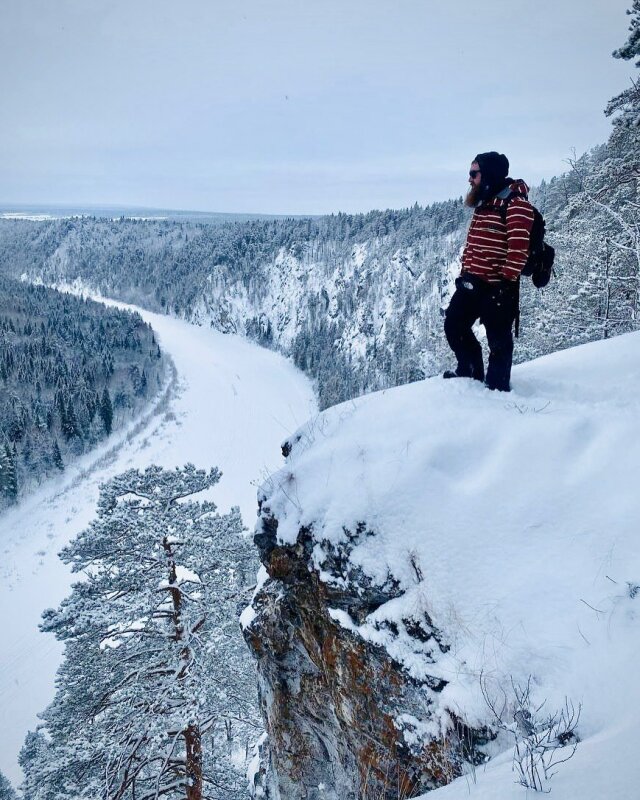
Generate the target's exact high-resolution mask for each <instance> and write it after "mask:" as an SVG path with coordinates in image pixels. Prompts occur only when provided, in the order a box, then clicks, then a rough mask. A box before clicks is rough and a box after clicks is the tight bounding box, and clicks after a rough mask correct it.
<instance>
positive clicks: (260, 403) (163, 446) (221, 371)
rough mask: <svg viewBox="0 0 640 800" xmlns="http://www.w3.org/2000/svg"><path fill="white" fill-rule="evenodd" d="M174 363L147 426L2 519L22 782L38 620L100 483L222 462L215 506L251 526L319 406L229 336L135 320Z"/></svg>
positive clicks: (291, 374) (285, 370)
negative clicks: (270, 481)
mask: <svg viewBox="0 0 640 800" xmlns="http://www.w3.org/2000/svg"><path fill="white" fill-rule="evenodd" d="M140 313H141V314H142V316H143V317H144V319H145V320H146V321H147V322H149V323H150V324H151V326H152V327H153V328H154V331H155V332H156V334H157V336H158V339H159V341H160V344H161V347H162V348H163V350H164V351H165V352H166V353H168V354H169V355H170V356H171V357H172V359H173V361H174V363H175V366H176V370H177V381H176V383H175V386H174V387H173V388H170V389H169V395H168V398H164V399H160V402H159V403H157V405H156V408H155V409H154V411H151V412H150V413H149V414H148V418H147V419H146V424H145V425H138V426H133V427H132V429H130V431H129V432H128V434H129V435H128V436H127V435H126V433H127V432H125V433H124V434H122V435H121V436H120V437H119V438H114V437H112V438H111V439H110V440H109V442H108V443H107V445H106V446H105V447H103V448H102V449H101V450H100V451H99V452H97V453H93V454H91V455H90V456H86V457H85V458H83V459H82V460H81V461H80V462H79V464H78V465H77V466H75V467H74V468H72V469H71V470H69V471H68V473H67V474H65V477H64V478H63V479H61V480H60V481H58V482H55V483H54V482H52V483H49V484H47V485H46V486H45V487H43V489H42V490H41V491H40V492H38V494H37V495H34V496H32V497H30V498H29V499H28V500H27V501H26V502H25V503H24V505H21V506H20V507H19V508H17V509H15V510H13V511H11V512H10V513H7V514H4V515H3V516H2V517H0V550H1V552H2V559H1V561H0V575H1V576H2V580H1V581H0V605H1V607H2V609H3V623H2V648H1V651H0V710H1V712H2V725H1V726H0V770H2V772H4V773H5V774H7V775H8V776H9V777H10V778H11V779H12V780H15V781H18V780H19V779H20V775H19V769H18V766H17V755H18V752H19V750H20V747H21V746H22V743H23V740H24V736H25V734H26V732H27V730H28V729H29V728H33V727H34V726H35V724H36V722H37V720H36V714H37V713H38V712H39V711H42V710H43V709H44V708H45V706H46V705H47V704H48V703H49V702H50V700H51V699H52V697H53V691H54V688H53V681H54V676H55V671H56V668H57V665H58V663H59V660H60V647H59V644H58V643H57V642H56V641H55V640H54V639H53V637H52V636H50V635H45V634H42V633H40V632H39V631H38V623H39V621H40V614H41V612H42V610H43V609H44V608H46V607H50V606H55V605H57V604H58V603H59V602H60V600H61V599H62V598H63V597H64V596H65V595H66V594H67V593H68V590H69V585H70V582H71V576H70V574H69V573H68V571H67V570H66V568H65V567H64V566H63V565H62V564H61V562H60V561H59V559H58V557H57V553H58V552H59V550H60V549H61V548H62V546H63V545H64V544H65V543H66V542H68V541H69V539H71V538H72V537H73V536H74V535H76V534H77V533H78V532H79V531H80V530H82V529H83V528H84V527H85V526H86V525H87V523H88V522H89V521H90V520H91V519H92V517H93V516H94V514H95V505H96V500H97V497H98V485H99V483H101V482H102V481H103V480H106V479H107V478H108V477H110V476H112V475H114V474H117V473H118V472H121V471H123V470H125V469H128V468H131V467H139V468H144V467H145V466H147V465H148V464H151V463H155V464H160V465H161V466H166V467H173V466H176V465H181V464H184V463H185V462H187V461H192V462H193V463H195V464H196V466H198V467H204V468H208V467H210V466H218V467H219V468H220V469H221V470H222V473H223V474H222V479H221V481H220V483H219V484H218V485H217V486H216V487H215V490H214V492H213V499H214V500H215V502H216V503H217V504H218V506H219V508H220V509H221V511H227V510H228V509H229V507H230V506H232V505H239V506H240V510H241V512H242V516H243V520H244V522H245V524H246V525H247V527H249V528H250V527H251V526H252V525H253V520H254V518H255V513H256V512H255V509H256V501H255V496H256V484H257V483H259V482H260V481H262V480H264V478H265V475H266V474H268V472H269V469H270V468H273V467H275V466H277V460H278V452H279V443H280V441H281V440H282V439H283V438H284V437H286V436H287V435H288V433H290V432H291V431H292V430H294V429H295V428H296V427H298V426H299V425H300V424H301V423H302V422H303V421H304V420H305V419H306V418H307V417H308V416H309V415H310V414H312V413H313V412H314V411H315V409H316V403H315V400H314V397H313V392H312V389H311V385H310V383H309V381H308V380H307V379H306V378H305V377H304V376H303V375H302V374H301V373H299V372H298V371H297V370H295V368H294V367H293V366H292V365H291V364H290V363H289V362H287V361H286V360H285V359H284V358H282V357H281V356H279V355H277V354H275V353H273V352H271V351H268V350H264V349H262V348H259V347H257V346H256V345H253V344H251V343H249V342H247V341H246V340H244V339H242V338H240V337H237V336H230V335H229V336H225V335H223V334H221V333H219V332H217V331H214V330H212V329H208V328H199V327H196V326H193V325H188V324H186V323H184V322H181V321H178V320H175V319H170V318H168V317H164V316H160V315H156V314H151V313H148V312H145V311H141V312H140Z"/></svg>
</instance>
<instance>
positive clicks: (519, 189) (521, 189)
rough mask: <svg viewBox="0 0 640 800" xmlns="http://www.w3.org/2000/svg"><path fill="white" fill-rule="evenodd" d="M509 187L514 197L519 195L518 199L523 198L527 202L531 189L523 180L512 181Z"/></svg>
mask: <svg viewBox="0 0 640 800" xmlns="http://www.w3.org/2000/svg"><path fill="white" fill-rule="evenodd" d="M509 180H510V181H511V182H510V183H509V184H508V185H509V190H510V192H511V194H512V195H514V194H515V195H518V197H522V198H524V199H525V200H527V199H528V197H529V187H528V186H527V184H526V183H525V182H524V181H523V180H522V178H517V179H516V180H511V179H509Z"/></svg>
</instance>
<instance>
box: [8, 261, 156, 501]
mask: <svg viewBox="0 0 640 800" xmlns="http://www.w3.org/2000/svg"><path fill="white" fill-rule="evenodd" d="M163 370H164V361H163V358H162V354H161V351H160V348H159V346H158V344H157V342H156V341H155V338H154V335H153V331H152V330H151V328H150V327H149V326H148V325H147V324H145V323H144V322H143V321H142V319H141V318H140V316H139V315H137V314H131V313H129V312H127V311H120V310H117V309H109V308H106V307H105V306H103V305H101V304H99V303H95V302H93V301H91V300H82V299H80V298H77V297H74V296H72V295H69V294H61V293H59V292H56V291H54V290H52V289H48V288H46V287H44V286H32V285H29V284H27V283H21V282H19V281H15V280H11V279H9V278H6V277H2V278H0V490H1V502H2V505H7V504H10V503H12V502H14V501H15V500H16V499H17V498H18V497H19V496H20V495H21V494H23V493H24V492H25V491H26V490H27V489H29V488H30V487H32V486H34V485H36V484H38V483H39V482H40V481H42V480H43V479H44V478H45V477H47V476H49V475H53V474H56V473H60V472H62V471H63V470H64V468H65V465H67V464H68V463H69V462H70V461H71V460H72V459H73V458H74V457H76V456H78V455H80V454H82V453H84V452H86V451H87V450H89V449H90V448H92V447H93V446H95V445H96V444H97V443H98V442H99V441H101V440H102V439H104V438H105V437H107V436H108V435H109V434H110V433H111V432H112V430H114V429H115V428H117V427H119V426H121V425H122V424H123V423H124V422H125V421H126V420H128V419H130V418H131V417H132V416H133V414H134V413H135V412H136V411H137V410H138V409H139V408H140V407H141V405H142V404H143V403H145V402H146V400H147V398H148V397H149V396H150V395H152V394H153V393H155V392H156V391H157V390H158V387H159V383H160V381H161V378H162V374H163Z"/></svg>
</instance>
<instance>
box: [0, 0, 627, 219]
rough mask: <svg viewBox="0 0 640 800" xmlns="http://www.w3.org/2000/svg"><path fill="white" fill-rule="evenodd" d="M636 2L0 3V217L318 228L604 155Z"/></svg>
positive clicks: (531, 177)
mask: <svg viewBox="0 0 640 800" xmlns="http://www.w3.org/2000/svg"><path fill="white" fill-rule="evenodd" d="M630 5H631V0H484V1H483V2H481V3H479V2H476V1H475V0H474V1H473V2H472V1H471V0H457V2H451V0H180V2H176V0H0V9H1V12H2V14H1V20H2V22H1V25H0V101H1V107H2V116H3V120H2V122H3V124H2V125H1V126H0V201H1V202H4V203H10V202H13V203H69V204H120V205H138V206H150V207H158V208H173V209H179V208H181V209H191V210H203V211H228V212H263V213H322V212H330V211H338V210H342V211H366V210H369V209H371V208H389V207H403V206H408V205H412V204H413V203H415V202H416V201H417V202H418V203H420V204H421V205H424V204H426V203H428V202H431V201H434V200H444V199H446V198H448V197H455V196H459V195H461V194H462V193H463V192H464V191H465V187H466V173H467V171H468V168H469V162H470V161H471V160H472V158H473V156H474V155H475V154H476V153H477V152H481V151H484V150H493V149H497V150H499V151H501V152H504V153H506V154H507V156H508V157H509V159H510V161H511V165H512V169H511V174H512V175H513V176H514V177H523V178H524V179H525V180H527V181H529V182H530V183H535V182H538V181H539V180H540V179H541V178H543V177H546V178H549V177H551V176H553V175H554V174H557V173H559V172H561V171H562V170H563V169H565V168H566V164H565V163H564V159H566V158H567V157H569V156H571V154H572V149H573V148H575V150H576V151H577V152H578V153H581V152H583V151H584V150H586V149H588V148H590V147H592V146H593V145H596V144H599V143H601V142H603V141H604V140H605V139H606V137H607V135H608V132H609V129H610V121H609V120H607V119H606V118H605V117H604V115H603V108H604V106H605V104H606V102H607V100H608V99H609V98H610V97H611V96H613V95H614V94H617V93H618V92H620V91H622V89H624V88H626V86H628V85H629V80H630V77H631V75H632V74H633V71H634V68H633V66H632V63H629V62H624V61H619V60H616V59H613V58H611V51H612V50H613V49H615V48H616V47H619V46H620V45H621V44H622V43H623V42H624V41H625V40H626V38H627V28H628V25H629V18H628V17H627V16H626V15H625V13H624V12H625V9H626V8H628V7H629V6H630Z"/></svg>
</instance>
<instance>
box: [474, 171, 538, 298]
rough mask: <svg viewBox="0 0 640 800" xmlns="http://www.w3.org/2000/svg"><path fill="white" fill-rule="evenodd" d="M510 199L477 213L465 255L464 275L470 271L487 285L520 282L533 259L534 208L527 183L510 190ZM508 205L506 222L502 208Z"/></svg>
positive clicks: (515, 184)
mask: <svg viewBox="0 0 640 800" xmlns="http://www.w3.org/2000/svg"><path fill="white" fill-rule="evenodd" d="M508 189H509V198H510V199H507V198H506V197H502V198H501V197H500V196H499V195H498V196H496V197H494V198H493V199H492V200H490V201H489V202H488V203H486V204H485V203H483V204H482V205H481V206H478V207H477V208H476V210H475V211H474V214H473V219H472V220H471V225H470V226H469V233H468V234H467V242H466V244H465V246H464V251H463V253H462V272H470V273H471V274H472V275H477V276H478V277H479V278H482V279H483V280H485V281H487V283H499V282H500V281H501V280H508V281H516V280H518V277H519V275H520V272H521V271H522V268H523V267H524V265H525V264H526V261H527V258H528V256H529V236H530V234H531V227H532V225H533V208H532V206H531V203H530V202H529V201H528V199H527V197H528V194H529V187H528V186H527V184H526V183H525V182H524V181H523V180H517V181H514V182H513V183H512V184H511V185H510V186H509V187H508ZM505 193H506V190H505V192H501V194H505ZM505 205H506V206H507V215H506V223H505V222H503V216H502V215H501V213H500V211H499V209H500V207H504V206H505Z"/></svg>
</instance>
